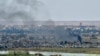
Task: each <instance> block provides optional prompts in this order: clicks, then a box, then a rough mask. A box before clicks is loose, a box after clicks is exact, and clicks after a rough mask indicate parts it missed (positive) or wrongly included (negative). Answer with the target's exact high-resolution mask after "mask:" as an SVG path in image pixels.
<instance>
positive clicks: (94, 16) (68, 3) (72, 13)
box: [40, 0, 100, 21]
mask: <svg viewBox="0 0 100 56" xmlns="http://www.w3.org/2000/svg"><path fill="white" fill-rule="evenodd" d="M40 1H42V2H43V3H44V4H45V6H46V7H47V8H48V11H49V13H50V17H51V19H53V20H72V21H73V20H100V0H40Z"/></svg>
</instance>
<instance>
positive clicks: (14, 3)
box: [0, 0, 47, 24]
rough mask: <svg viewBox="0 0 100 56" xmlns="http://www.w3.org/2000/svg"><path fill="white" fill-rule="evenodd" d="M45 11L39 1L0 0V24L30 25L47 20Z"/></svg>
mask: <svg viewBox="0 0 100 56" xmlns="http://www.w3.org/2000/svg"><path fill="white" fill-rule="evenodd" d="M43 10H44V7H43V5H42V3H40V2H39V1H37V0H0V24H30V23H33V22H34V20H36V19H40V18H41V19H43V18H47V17H46V12H45V10H44V12H43ZM39 15H40V16H39ZM41 15H42V16H41Z"/></svg>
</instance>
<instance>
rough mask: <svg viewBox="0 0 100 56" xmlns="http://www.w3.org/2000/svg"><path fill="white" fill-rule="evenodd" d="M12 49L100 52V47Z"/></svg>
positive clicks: (25, 49)
mask: <svg viewBox="0 0 100 56" xmlns="http://www.w3.org/2000/svg"><path fill="white" fill-rule="evenodd" d="M12 50H24V51H47V52H65V53H87V54H100V48H44V47H42V48H15V49H12Z"/></svg>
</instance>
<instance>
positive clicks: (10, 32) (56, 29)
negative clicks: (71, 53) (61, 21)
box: [0, 23, 100, 48]
mask: <svg viewBox="0 0 100 56" xmlns="http://www.w3.org/2000/svg"><path fill="white" fill-rule="evenodd" d="M33 47H61V48H99V47H100V28H99V27H96V26H94V25H93V26H84V25H82V23H80V25H78V26H76V25H54V24H53V25H52V24H49V25H10V26H9V25H1V26H0V48H33Z"/></svg>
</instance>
